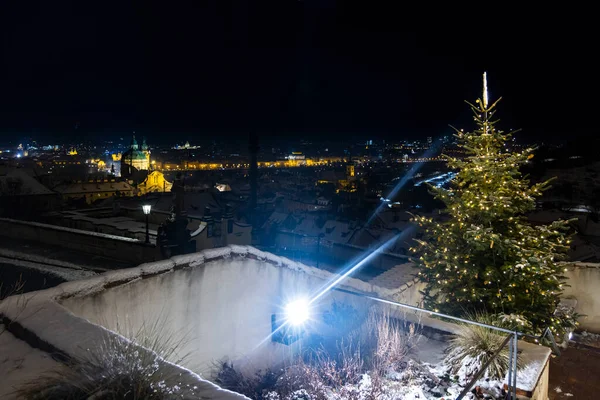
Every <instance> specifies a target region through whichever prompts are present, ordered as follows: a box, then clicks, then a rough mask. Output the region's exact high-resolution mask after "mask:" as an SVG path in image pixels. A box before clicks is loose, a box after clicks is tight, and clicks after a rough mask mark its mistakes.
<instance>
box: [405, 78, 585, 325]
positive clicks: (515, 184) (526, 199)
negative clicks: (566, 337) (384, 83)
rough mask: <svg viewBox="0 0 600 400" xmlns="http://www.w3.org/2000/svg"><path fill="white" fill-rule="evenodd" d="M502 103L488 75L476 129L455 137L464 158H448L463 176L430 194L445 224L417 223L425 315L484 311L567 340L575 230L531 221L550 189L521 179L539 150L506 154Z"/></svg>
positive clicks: (476, 107)
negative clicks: (567, 271) (566, 295)
mask: <svg viewBox="0 0 600 400" xmlns="http://www.w3.org/2000/svg"><path fill="white" fill-rule="evenodd" d="M498 101H500V99H498V100H497V101H496V102H494V103H491V104H490V103H489V102H488V92H487V80H486V75H485V74H484V89H483V96H482V98H481V99H479V100H477V101H476V103H475V104H471V103H467V104H469V105H470V106H471V109H472V110H473V114H474V120H475V122H476V125H477V129H475V130H474V131H472V132H464V131H463V130H456V137H457V139H458V142H459V146H460V147H462V149H463V150H464V152H465V157H464V158H460V159H459V158H453V157H446V158H447V160H448V165H449V167H450V168H452V169H454V170H456V172H457V175H456V177H455V179H454V180H453V181H452V182H451V186H450V188H449V189H444V188H434V187H431V190H432V191H433V194H434V195H435V196H436V198H438V199H440V200H441V201H443V202H444V204H445V206H446V208H445V210H443V212H442V213H441V215H440V218H439V219H437V218H436V219H433V218H429V217H424V216H417V217H415V219H414V220H415V222H416V223H418V224H419V225H420V226H421V227H422V228H423V229H424V233H425V235H424V237H423V239H422V240H419V241H418V245H417V246H416V247H415V248H413V249H412V250H413V252H415V255H416V257H414V260H413V261H415V262H416V263H417V264H418V265H419V266H420V270H419V271H420V272H419V277H420V279H421V281H422V282H424V283H425V284H426V286H425V289H424V291H423V295H424V301H425V307H427V308H429V309H432V310H437V311H440V312H443V313H448V314H451V315H461V314H462V315H464V314H468V313H472V312H481V311H485V312H488V313H492V314H500V315H501V316H502V317H504V318H510V319H513V320H515V321H518V322H519V324H520V325H521V326H520V329H519V330H527V331H530V332H536V333H541V332H542V331H543V330H544V329H545V328H546V327H550V328H551V329H552V330H553V331H554V332H561V331H562V330H563V329H564V328H565V327H567V326H572V325H573V324H574V316H573V315H568V314H566V313H564V312H562V313H561V312H557V311H556V310H557V305H558V303H559V300H560V295H561V293H562V290H563V289H562V287H563V286H564V285H565V282H564V279H565V278H564V276H563V275H562V273H563V272H564V268H565V266H564V264H561V263H560V261H561V260H564V259H565V257H566V252H567V250H568V249H569V239H568V237H567V233H568V230H569V224H568V221H555V222H553V223H551V224H549V225H536V226H532V225H531V224H530V223H529V222H528V221H527V219H526V217H525V214H526V213H527V212H529V211H532V210H533V209H534V208H535V205H536V198H538V197H539V196H541V195H542V192H543V190H544V189H545V188H547V187H548V182H543V183H537V184H533V185H531V184H530V182H529V181H528V180H527V179H526V177H524V176H523V175H522V174H521V172H520V167H521V166H522V165H523V164H525V163H527V162H528V160H529V159H531V158H532V157H533V153H532V152H533V149H526V150H524V151H521V152H514V151H508V150H507V149H506V144H507V143H508V142H509V140H510V139H511V136H512V133H514V132H507V133H504V132H502V131H501V130H499V129H497V128H496V124H497V122H498V121H497V120H495V119H494V114H495V112H496V105H497V104H498Z"/></svg>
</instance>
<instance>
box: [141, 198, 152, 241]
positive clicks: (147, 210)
mask: <svg viewBox="0 0 600 400" xmlns="http://www.w3.org/2000/svg"><path fill="white" fill-rule="evenodd" d="M150 210H152V206H151V205H150V204H144V205H143V206H142V211H144V214H145V215H146V243H150V233H149V231H148V216H149V215H150Z"/></svg>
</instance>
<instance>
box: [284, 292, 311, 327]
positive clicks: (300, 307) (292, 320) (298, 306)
mask: <svg viewBox="0 0 600 400" xmlns="http://www.w3.org/2000/svg"><path fill="white" fill-rule="evenodd" d="M309 307H310V303H309V302H308V301H307V300H306V299H298V300H295V301H292V302H291V303H288V304H287V305H286V306H285V309H284V310H285V319H286V321H287V322H288V323H289V324H290V325H292V326H299V325H302V324H303V323H304V322H306V321H307V320H308V319H309V318H310V312H309Z"/></svg>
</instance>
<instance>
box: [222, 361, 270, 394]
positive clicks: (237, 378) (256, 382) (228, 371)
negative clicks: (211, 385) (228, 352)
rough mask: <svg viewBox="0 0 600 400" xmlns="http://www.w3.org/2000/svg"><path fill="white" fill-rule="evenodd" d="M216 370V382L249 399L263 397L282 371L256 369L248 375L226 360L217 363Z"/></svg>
mask: <svg viewBox="0 0 600 400" xmlns="http://www.w3.org/2000/svg"><path fill="white" fill-rule="evenodd" d="M216 366H217V368H218V372H217V374H216V375H215V377H214V381H215V383H216V384H218V385H220V386H221V387H223V388H226V389H229V390H231V391H234V392H237V393H240V394H243V395H245V396H248V397H250V398H251V399H263V398H266V397H264V396H265V394H266V393H267V392H268V391H269V390H270V389H272V388H273V387H275V384H276V383H277V380H278V379H279V377H280V376H281V375H282V371H279V372H275V371H272V370H270V369H266V370H258V371H256V372H255V373H254V374H253V375H252V376H250V377H248V376H246V375H244V374H242V373H241V372H240V371H238V370H236V369H235V368H234V367H233V364H232V363H230V362H227V361H221V362H219V363H217V365H216Z"/></svg>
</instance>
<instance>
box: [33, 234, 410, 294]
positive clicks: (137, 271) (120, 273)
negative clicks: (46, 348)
mask: <svg viewBox="0 0 600 400" xmlns="http://www.w3.org/2000/svg"><path fill="white" fill-rule="evenodd" d="M230 257H250V258H254V259H257V260H259V261H262V262H265V263H269V264H272V265H275V266H278V267H281V268H288V269H291V270H293V271H298V272H302V273H305V274H308V275H311V276H315V277H318V278H321V279H323V280H330V279H331V278H334V277H335V275H334V274H332V273H331V272H328V271H325V270H322V269H319V268H315V267H310V266H308V265H304V264H301V263H299V262H295V261H292V260H290V259H288V258H285V257H280V256H277V255H275V254H272V253H268V252H264V251H261V250H258V249H256V248H254V247H252V246H240V245H230V246H226V247H220V248H215V249H207V250H203V251H201V252H198V253H192V254H184V255H180V256H174V257H172V258H170V259H167V260H160V261H154V262H148V263H144V264H141V265H139V266H137V267H134V268H127V269H121V270H116V271H109V272H105V273H103V274H101V275H98V276H94V277H90V278H87V279H82V280H78V281H72V282H65V283H63V284H61V285H58V286H56V287H53V288H49V289H45V290H41V291H37V292H32V293H35V296H36V298H38V299H39V298H42V299H46V300H60V299H64V298H67V297H79V296H86V295H90V294H93V293H97V292H101V291H103V290H105V289H107V288H110V287H114V286H119V285H122V284H125V283H128V282H131V281H133V280H137V279H142V278H147V277H149V276H152V275H157V274H161V273H166V272H171V271H173V270H176V269H182V268H187V267H191V268H194V267H198V266H200V265H203V264H205V263H208V262H210V261H214V260H218V259H223V258H230ZM405 265H408V266H410V265H409V264H402V265H399V266H397V267H395V268H402V267H403V266H405ZM397 273H398V270H397ZM413 283H414V282H413V279H412V278H409V281H407V282H405V283H404V284H399V285H398V287H395V288H391V287H382V286H379V285H376V284H373V283H371V282H364V281H361V280H359V279H355V278H350V277H348V278H346V279H344V280H343V281H342V282H341V283H340V287H342V288H344V289H348V290H355V291H359V292H362V293H369V294H375V295H377V296H381V297H385V298H389V299H393V298H396V296H398V295H399V294H401V293H402V292H404V291H405V290H406V289H408V288H409V287H410V286H412V285H413ZM25 295H27V294H25Z"/></svg>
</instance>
